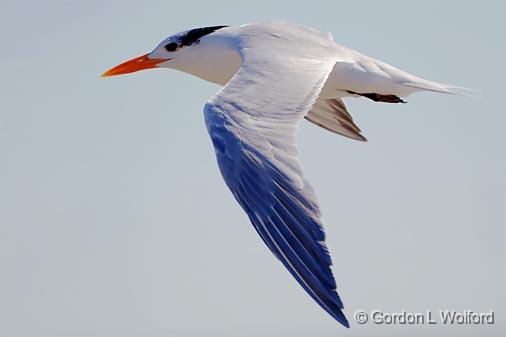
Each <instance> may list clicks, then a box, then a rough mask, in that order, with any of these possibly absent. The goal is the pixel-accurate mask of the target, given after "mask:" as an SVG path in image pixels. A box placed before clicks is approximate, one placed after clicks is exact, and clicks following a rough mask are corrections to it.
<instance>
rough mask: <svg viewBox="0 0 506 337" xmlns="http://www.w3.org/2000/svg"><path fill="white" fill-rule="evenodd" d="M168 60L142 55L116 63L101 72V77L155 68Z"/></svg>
mask: <svg viewBox="0 0 506 337" xmlns="http://www.w3.org/2000/svg"><path fill="white" fill-rule="evenodd" d="M168 60H171V59H150V58H148V54H146V55H142V56H139V57H136V58H133V59H131V60H129V61H126V62H123V63H121V64H118V65H117V66H116V67H114V68H111V69H109V70H107V71H106V72H105V73H103V74H102V77H109V76H116V75H123V74H129V73H134V72H136V71H139V70H144V69H151V68H155V67H156V65H157V64H159V63H162V62H165V61H168Z"/></svg>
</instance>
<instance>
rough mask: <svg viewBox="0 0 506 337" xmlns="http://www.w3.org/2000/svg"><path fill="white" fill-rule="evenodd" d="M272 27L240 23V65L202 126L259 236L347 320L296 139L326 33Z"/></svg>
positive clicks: (324, 73) (325, 54) (323, 66)
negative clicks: (301, 47) (242, 26)
mask: <svg viewBox="0 0 506 337" xmlns="http://www.w3.org/2000/svg"><path fill="white" fill-rule="evenodd" d="M270 31H272V30H269V29H266V30H265V32H263V31H262V29H255V30H251V31H249V30H248V29H246V28H245V29H244V32H243V33H242V35H241V41H240V43H239V47H238V51H239V52H240V54H241V56H242V60H243V63H242V66H241V68H240V69H239V71H238V72H237V74H236V75H235V76H234V78H233V79H232V80H231V81H230V82H229V83H228V84H227V86H226V87H225V88H224V89H223V90H222V91H221V92H220V93H218V94H217V95H216V96H215V97H213V98H212V99H211V100H210V101H209V102H208V103H207V104H206V106H205V108H204V113H205V118H206V126H207V128H208V131H209V134H210V136H211V139H212V142H213V145H214V148H215V152H216V157H217V160H218V164H219V167H220V170H221V173H222V175H223V178H224V180H225V182H226V184H227V185H228V187H229V188H230V190H231V191H232V193H233V195H234V197H235V199H236V200H237V201H238V203H239V204H240V205H241V207H242V208H243V209H244V211H246V213H247V214H248V217H249V219H250V220H251V223H252V224H253V226H254V227H255V229H256V231H257V232H258V234H259V235H260V237H261V238H262V239H263V241H264V242H265V244H266V245H267V246H268V247H269V249H270V250H271V251H272V252H273V253H274V255H275V256H276V257H277V258H278V259H279V260H280V261H281V262H282V263H283V265H284V266H285V267H286V268H287V269H288V270H289V271H290V273H291V274H292V275H293V277H295V279H296V280H297V281H298V282H299V283H300V285H301V286H302V287H303V288H304V289H305V290H306V292H307V293H308V294H309V295H310V296H311V297H312V298H313V299H314V300H315V301H316V302H317V303H318V304H319V305H320V306H321V307H322V308H323V309H325V310H326V311H327V312H328V313H329V314H330V315H331V316H332V317H334V318H335V319H336V320H338V321H339V322H340V323H342V324H343V325H345V326H349V325H348V321H347V320H346V317H345V316H344V314H343V312H342V308H343V305H342V302H341V300H340V298H339V296H338V294H337V292H336V282H335V280H334V277H333V275H332V271H331V269H330V266H331V264H332V263H331V258H330V255H329V252H328V250H327V247H326V245H325V242H324V241H325V233H324V229H323V226H322V220H321V215H320V210H319V207H318V203H317V201H316V197H315V194H314V191H313V189H312V188H311V186H310V185H309V183H308V182H307V181H306V180H305V179H304V177H303V172H302V167H301V165H300V162H299V160H298V158H297V147H296V132H297V128H298V125H299V123H300V121H301V119H302V118H304V116H305V115H306V114H307V112H308V111H309V110H310V109H311V107H312V106H313V105H314V103H315V101H316V99H317V98H318V95H319V93H320V91H321V88H322V86H323V85H324V83H325V81H326V79H327V77H328V75H329V73H330V71H331V70H332V67H333V65H334V64H335V62H336V57H335V55H334V54H333V53H332V52H329V51H328V48H327V47H328V40H324V39H322V38H321V37H316V36H314V35H313V34H311V32H303V31H302V32H298V31H296V30H295V29H292V28H291V27H290V29H287V31H286V32H285V31H283V30H282V29H280V28H279V27H276V32H277V34H276V36H273V35H272V34H270ZM291 34H292V35H291ZM293 34H297V36H296V38H297V39H295V38H294V36H293ZM303 34H306V35H303ZM301 35H302V36H301ZM301 38H302V39H304V38H306V39H307V41H308V44H307V45H306V46H305V48H306V49H307V50H306V51H305V52H301V53H296V52H294V50H296V48H297V46H296V45H295V42H293V41H300V40H301ZM266 51H268V52H266ZM293 55H297V56H293Z"/></svg>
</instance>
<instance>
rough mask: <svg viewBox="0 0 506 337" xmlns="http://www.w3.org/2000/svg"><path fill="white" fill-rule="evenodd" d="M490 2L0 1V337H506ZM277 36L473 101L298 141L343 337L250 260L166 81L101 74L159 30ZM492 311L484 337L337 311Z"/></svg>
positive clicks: (251, 246) (433, 102) (187, 108)
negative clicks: (320, 42) (267, 31)
mask: <svg viewBox="0 0 506 337" xmlns="http://www.w3.org/2000/svg"><path fill="white" fill-rule="evenodd" d="M505 10H506V8H505V7H504V5H503V4H502V2H500V1H489V2H480V4H479V6H478V3H477V2H474V1H447V2H442V1H418V2H413V1H398V2H391V1H370V2H367V1H366V2H364V1H359V2H355V1H336V0H333V1H298V2H294V1H290V2H275V3H273V2H271V1H249V2H239V1H218V0H214V1H206V2H203V1H202V2H197V1H116V2H113V1H75V2H72V1H30V2H28V1H5V0H0V41H1V43H2V47H1V50H2V53H1V54H2V56H1V65H0V67H1V71H2V73H1V77H0V95H1V96H0V97H1V99H0V156H1V162H0V335H1V336H9V337H34V336H37V337H115V336H118V337H119V336H121V337H138V336H150V337H161V336H178V337H190V336H191V337H193V336H219V337H228V336H230V337H232V336H233V337H241V336H255V337H258V336H266V337H268V336H269V337H270V336H276V337H280V336H407V335H410V336H411V335H413V336H453V335H459V336H475V335H478V334H479V335H483V336H485V335H486V336H499V335H503V336H504V334H505V332H506V323H505V320H506V305H505V303H506V295H505V290H504V284H506V273H505V267H504V262H505V258H506V253H505V248H504V247H505V243H506V231H505V227H504V225H505V223H506V211H505V206H506V193H505V191H506V175H505V172H506V159H505V152H504V144H506V136H505V134H506V133H505V131H506V117H505V109H504V96H505V92H504V90H505V89H504V88H505V83H504V78H505V75H506V74H505V66H504V60H505V58H506V53H505V51H506V46H505V44H504V36H503V33H504V31H506V27H505V24H504V13H505ZM268 18H278V19H284V20H289V21H293V22H296V23H299V24H303V25H309V26H312V27H315V28H318V29H321V30H324V31H330V32H332V33H333V35H334V39H335V40H336V41H337V42H338V43H341V44H344V45H346V46H348V47H351V48H354V49H357V50H359V51H361V52H363V53H365V54H367V55H370V56H373V57H376V58H379V59H381V60H384V61H386V62H388V63H391V64H393V65H395V66H397V67H399V68H401V69H404V70H406V71H409V72H412V73H414V74H416V75H419V76H422V77H425V78H428V79H432V80H435V81H441V82H446V83H451V84H454V85H459V86H464V87H471V88H476V89H481V90H483V92H484V97H485V100H476V99H470V98H464V97H456V96H446V95H439V94H428V93H421V94H415V95H414V96H411V97H410V98H409V99H408V100H409V104H398V105H394V104H376V103H373V102H371V101H368V100H353V99H348V100H347V101H346V102H347V104H348V106H349V110H350V111H351V113H352V114H353V116H354V117H355V121H356V122H357V124H358V125H359V126H360V127H361V128H362V130H363V132H364V135H365V136H366V137H367V138H368V139H369V142H368V143H360V142H355V141H352V140H349V139H346V138H343V137H339V136H337V135H333V134H331V133H329V132H326V131H324V130H322V129H320V128H318V127H316V126H314V125H311V124H310V123H303V125H302V128H301V131H300V137H299V145H300V156H301V160H302V163H303V165H304V167H305V172H306V176H307V178H308V180H309V181H310V182H311V183H312V185H313V186H314V188H315V190H316V192H317V195H318V197H319V201H320V204H321V207H322V211H323V215H324V221H325V224H326V228H327V234H328V235H327V237H328V245H329V247H330V249H331V254H332V256H333V259H334V273H335V276H336V279H337V282H338V290H339V293H340V295H341V298H342V299H343V301H344V304H345V313H346V314H347V316H348V318H349V320H350V322H351V324H352V328H351V329H350V330H346V329H344V328H342V327H341V326H339V325H338V323H337V322H335V321H334V320H333V319H332V318H331V317H330V316H328V315H327V314H326V313H325V312H324V311H323V310H322V309H321V308H319V307H318V306H317V305H316V304H315V303H313V301H312V300H311V299H310V298H309V296H307V295H306V294H305V293H304V292H303V290H302V289H301V288H300V286H299V285H298V284H297V283H296V282H295V281H294V280H293V279H292V277H291V276H290V275H289V273H288V272H287V271H285V270H284V268H283V266H282V265H281V264H280V263H279V262H278V261H277V260H276V259H275V258H274V257H273V256H272V255H271V253H270V252H269V251H268V249H267V248H266V247H264V245H263V243H262V242H261V240H260V238H259V237H257V235H256V233H255V231H254V229H253V228H252V226H251V225H250V224H249V221H248V220H247V218H246V216H245V214H243V212H242V210H241V209H240V207H239V206H238V205H237V204H236V203H235V201H234V200H233V198H232V196H231V194H230V192H229V191H228V190H227V188H226V187H225V184H224V182H223V181H222V178H221V176H220V173H219V171H218V168H217V165H216V162H215V158H214V151H213V149H212V145H211V142H210V139H209V137H208V135H207V132H206V130H205V126H204V122H203V113H202V107H203V105H204V103H205V102H206V101H207V100H208V99H209V98H210V97H211V96H212V95H213V94H214V93H215V92H216V91H217V90H218V89H219V88H218V87H217V86H216V85H213V84H210V83H205V82H203V81H201V80H198V79H196V78H193V77H190V76H189V75H186V74H182V73H179V72H176V71H170V70H157V71H146V72H141V73H137V74H134V75H130V76H123V77H117V78H108V79H102V78H100V74H101V73H102V72H103V71H104V70H106V69H108V68H110V67H111V66H114V65H116V64H118V63H119V62H122V61H124V60H126V59H130V58H132V57H135V56H138V55H141V54H144V53H146V52H148V51H150V50H151V49H152V48H153V47H154V46H155V45H156V44H157V43H158V42H159V41H160V40H162V39H163V38H165V37H166V36H168V35H171V34H173V33H175V32H178V31H181V30H186V29H190V28H195V27H201V26H208V25H220V24H228V25H238V24H243V23H247V22H251V21H255V20H263V19H268ZM358 309H364V310H366V311H371V310H374V309H379V310H383V311H386V312H399V311H401V310H406V311H410V312H417V311H422V312H424V311H426V310H433V311H434V312H435V313H437V310H439V309H454V310H459V311H462V310H473V311H476V312H480V311H489V310H494V311H495V315H496V316H495V318H496V323H495V325H493V326H471V327H470V326H442V325H437V326H424V325H422V326H399V325H396V326H384V325H383V326H378V325H374V324H366V325H358V324H356V323H355V321H354V319H353V313H354V312H355V310H358Z"/></svg>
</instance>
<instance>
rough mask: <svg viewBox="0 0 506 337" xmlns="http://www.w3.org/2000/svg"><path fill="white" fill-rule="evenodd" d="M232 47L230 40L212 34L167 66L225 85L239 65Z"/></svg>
mask: <svg viewBox="0 0 506 337" xmlns="http://www.w3.org/2000/svg"><path fill="white" fill-rule="evenodd" d="M234 47H235V46H234V44H233V42H232V41H231V39H229V38H226V37H222V36H219V35H217V34H213V35H211V36H209V37H204V38H202V39H201V41H200V42H199V43H198V44H196V45H192V46H189V47H187V48H185V49H186V50H182V52H181V55H178V56H177V57H175V59H174V62H169V64H170V67H171V68H174V69H177V70H180V71H183V72H185V73H188V74H191V75H194V76H197V77H199V78H201V79H203V80H206V81H209V82H212V83H216V84H220V85H225V84H226V83H227V82H228V81H229V80H230V79H231V78H232V76H234V74H235V73H236V72H237V70H238V69H239V67H240V65H241V56H240V55H239V53H238V52H237V50H236V48H234ZM171 63H172V64H171Z"/></svg>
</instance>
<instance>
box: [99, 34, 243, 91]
mask: <svg viewBox="0 0 506 337" xmlns="http://www.w3.org/2000/svg"><path fill="white" fill-rule="evenodd" d="M225 27H227V26H213V27H203V28H196V29H191V30H187V31H184V32H181V33H177V34H175V35H172V36H169V37H168V38H166V39H165V40H163V41H162V42H160V43H159V44H158V46H156V48H155V49H153V51H152V52H150V53H148V54H145V55H142V56H139V57H136V58H134V59H131V60H129V61H126V62H124V63H121V64H119V65H117V66H116V67H113V68H111V69H109V70H107V71H106V72H104V73H103V74H102V76H103V77H108V76H116V75H122V74H128V73H133V72H136V71H139V70H144V69H152V68H172V69H177V70H181V71H184V72H186V73H190V74H193V75H195V76H198V77H200V78H203V79H205V80H208V81H211V82H215V83H219V84H225V83H226V82H227V81H228V80H229V79H230V78H231V77H232V76H233V74H234V73H235V71H236V70H237V69H238V67H239V65H240V57H239V55H238V54H237V52H235V50H234V48H232V45H231V44H230V42H229V41H228V40H227V39H223V38H222V36H218V35H217V34H216V33H215V32H216V31H218V30H220V29H222V28H225ZM213 33H215V34H213Z"/></svg>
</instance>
